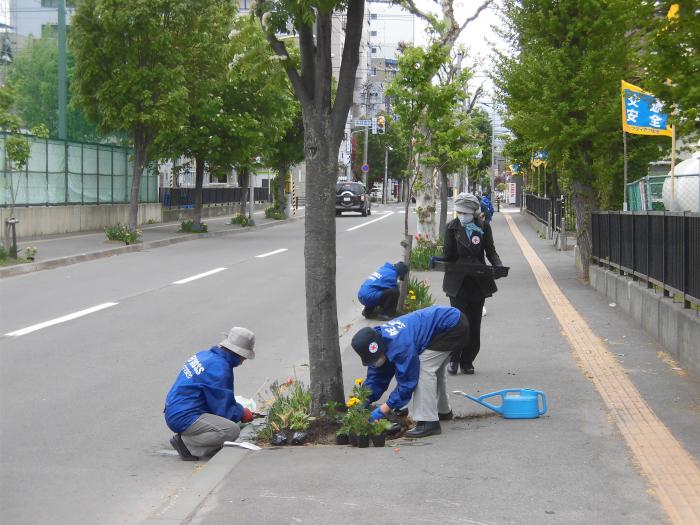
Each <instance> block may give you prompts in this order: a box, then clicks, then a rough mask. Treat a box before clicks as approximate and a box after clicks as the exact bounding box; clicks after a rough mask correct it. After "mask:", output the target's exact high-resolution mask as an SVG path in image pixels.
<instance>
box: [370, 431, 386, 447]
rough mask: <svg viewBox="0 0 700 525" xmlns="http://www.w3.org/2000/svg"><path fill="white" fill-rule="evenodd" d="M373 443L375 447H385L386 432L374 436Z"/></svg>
mask: <svg viewBox="0 0 700 525" xmlns="http://www.w3.org/2000/svg"><path fill="white" fill-rule="evenodd" d="M372 444H373V445H374V446H375V447H383V446H384V445H386V436H385V435H384V434H379V435H375V436H372Z"/></svg>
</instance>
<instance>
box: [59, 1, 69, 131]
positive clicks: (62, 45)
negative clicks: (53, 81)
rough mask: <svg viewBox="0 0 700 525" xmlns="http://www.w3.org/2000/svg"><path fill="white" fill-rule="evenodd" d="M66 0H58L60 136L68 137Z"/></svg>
mask: <svg viewBox="0 0 700 525" xmlns="http://www.w3.org/2000/svg"><path fill="white" fill-rule="evenodd" d="M67 85H68V79H67V76H66V0H58V138H59V139H63V140H66V139H67V138H68V133H67V126H66V105H67V93H66V89H67Z"/></svg>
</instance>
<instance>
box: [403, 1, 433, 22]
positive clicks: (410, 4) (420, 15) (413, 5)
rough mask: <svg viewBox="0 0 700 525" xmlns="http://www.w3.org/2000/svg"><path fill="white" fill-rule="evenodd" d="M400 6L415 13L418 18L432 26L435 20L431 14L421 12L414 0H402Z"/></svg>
mask: <svg viewBox="0 0 700 525" xmlns="http://www.w3.org/2000/svg"><path fill="white" fill-rule="evenodd" d="M399 4H400V5H401V6H403V7H405V8H406V9H407V10H408V11H409V12H410V13H413V14H414V15H416V16H417V17H418V18H422V19H423V20H425V21H426V22H429V23H430V24H431V25H432V20H433V19H434V18H435V17H434V16H433V15H431V14H430V13H427V12H425V11H421V10H420V9H418V6H417V5H416V3H415V2H414V1H413V0H401V2H399Z"/></svg>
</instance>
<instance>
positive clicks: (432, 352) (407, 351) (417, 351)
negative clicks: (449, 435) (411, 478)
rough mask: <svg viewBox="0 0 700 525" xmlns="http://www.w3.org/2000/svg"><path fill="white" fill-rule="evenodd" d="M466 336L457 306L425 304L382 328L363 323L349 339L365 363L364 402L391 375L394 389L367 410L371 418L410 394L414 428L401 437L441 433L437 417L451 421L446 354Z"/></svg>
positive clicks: (381, 390) (373, 396)
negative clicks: (369, 411)
mask: <svg viewBox="0 0 700 525" xmlns="http://www.w3.org/2000/svg"><path fill="white" fill-rule="evenodd" d="M468 340H469V322H468V321H467V318H466V316H465V315H464V314H463V313H461V312H460V311H459V310H458V309H457V308H452V307H450V306H429V307H428V308H423V309H422V310H416V311H415V312H411V313H409V314H406V315H402V316H401V317H397V318H396V319H394V320H393V321H389V322H387V323H385V324H383V325H381V326H375V327H373V328H371V327H365V328H362V329H361V330H359V331H358V332H357V333H356V334H355V335H354V337H353V338H352V343H351V344H352V347H353V349H354V350H355V352H357V354H358V355H359V356H360V358H361V359H362V364H363V365H364V366H368V367H369V368H368V370H367V379H366V380H365V382H364V386H365V388H368V389H369V390H370V392H371V393H370V395H369V398H368V402H369V403H372V402H374V401H376V400H377V399H379V398H380V397H381V396H382V395H383V394H384V392H385V391H386V390H387V388H388V387H389V383H390V382H391V380H392V378H395V379H396V388H395V389H394V390H393V392H391V394H390V395H389V398H388V399H387V401H386V403H382V404H381V405H379V406H378V407H376V408H375V409H374V410H373V411H372V416H371V418H370V419H371V420H372V421H376V420H377V419H381V418H383V417H385V416H386V415H387V414H388V413H389V412H390V411H392V410H393V411H395V412H398V411H400V410H401V409H403V408H404V407H405V406H406V405H408V402H409V401H411V396H413V406H412V410H413V414H412V415H413V419H414V420H415V421H416V426H415V428H413V429H411V430H409V431H408V432H406V434H405V435H406V437H410V438H421V437H425V436H430V435H433V434H440V433H441V432H442V429H441V428H440V421H441V420H449V419H452V409H451V408H450V401H449V399H448V397H447V387H446V375H445V369H446V366H447V363H448V361H449V359H450V355H451V354H452V353H453V352H455V351H461V350H462V348H463V347H464V345H465V344H466V342H467V341H468Z"/></svg>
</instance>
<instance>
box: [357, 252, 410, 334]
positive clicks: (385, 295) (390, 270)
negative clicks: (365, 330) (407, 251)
mask: <svg viewBox="0 0 700 525" xmlns="http://www.w3.org/2000/svg"><path fill="white" fill-rule="evenodd" d="M408 270H409V267H408V265H407V264H406V263H405V262H402V261H399V262H397V263H396V264H391V263H390V262H387V263H384V266H382V267H381V268H378V269H377V271H376V272H374V273H372V275H370V276H369V277H368V278H367V279H366V280H365V282H363V283H362V286H360V290H359V291H358V292H357V298H358V300H359V301H360V303H361V304H362V305H363V306H364V307H365V308H364V310H362V315H363V316H365V317H366V318H368V319H370V318H373V317H374V310H375V309H376V307H378V306H381V310H380V312H379V315H377V316H376V318H377V319H379V320H380V321H388V320H389V319H392V318H393V317H395V316H396V306H397V305H398V303H399V286H398V283H397V279H399V280H401V281H403V280H404V279H405V278H406V274H408Z"/></svg>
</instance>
